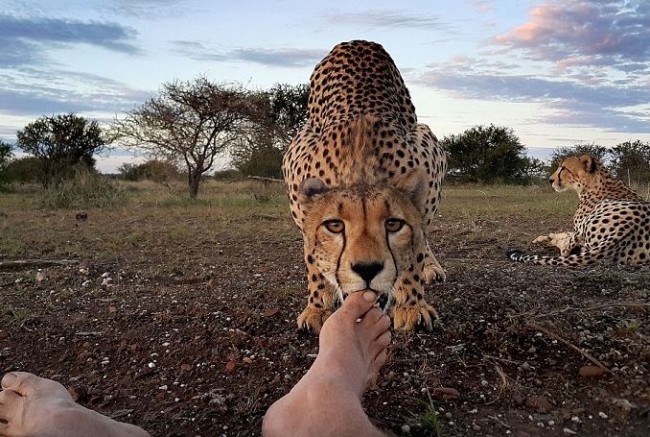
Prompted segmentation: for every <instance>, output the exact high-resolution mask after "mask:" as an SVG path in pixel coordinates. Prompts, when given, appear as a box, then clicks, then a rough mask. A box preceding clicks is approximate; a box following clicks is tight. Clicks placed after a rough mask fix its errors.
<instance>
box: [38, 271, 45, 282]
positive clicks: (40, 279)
mask: <svg viewBox="0 0 650 437" xmlns="http://www.w3.org/2000/svg"><path fill="white" fill-rule="evenodd" d="M43 281H45V274H44V273H43V272H41V271H38V272H36V282H43Z"/></svg>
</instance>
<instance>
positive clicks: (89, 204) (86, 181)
mask: <svg viewBox="0 0 650 437" xmlns="http://www.w3.org/2000/svg"><path fill="white" fill-rule="evenodd" d="M122 200H123V193H122V190H120V188H119V187H117V186H116V185H115V184H114V183H113V182H111V181H110V180H109V179H108V178H106V177H103V176H101V175H99V174H97V173H94V172H91V171H89V170H88V169H87V168H86V167H84V166H78V167H76V168H75V169H74V176H73V177H72V178H69V179H66V180H64V181H62V182H61V183H60V184H59V185H58V186H57V187H56V188H54V189H52V190H50V191H48V192H47V193H45V195H44V196H43V201H42V204H43V206H44V207H45V208H63V209H88V208H109V207H113V206H116V205H118V204H120V203H121V202H122Z"/></svg>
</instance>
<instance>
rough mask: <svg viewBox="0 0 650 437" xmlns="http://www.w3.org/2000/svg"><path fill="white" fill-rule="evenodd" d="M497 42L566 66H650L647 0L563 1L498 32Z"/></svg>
mask: <svg viewBox="0 0 650 437" xmlns="http://www.w3.org/2000/svg"><path fill="white" fill-rule="evenodd" d="M492 43H493V44H495V45H498V46H501V47H503V48H505V49H506V50H507V51H515V52H516V51H521V52H523V53H525V54H526V56H527V57H528V58H530V59H534V60H544V61H552V62H554V63H556V65H557V66H559V67H561V68H569V67H575V66H593V65H603V64H606V65H609V66H610V67H612V68H614V69H618V70H622V71H629V70H630V69H631V68H632V69H634V70H644V69H645V70H647V69H648V68H649V67H650V4H648V2H647V0H600V1H589V2H588V1H579V0H559V1H553V2H547V3H544V4H542V5H540V6H537V7H535V8H534V9H532V10H531V12H530V20H529V21H528V22H526V23H524V24H522V25H520V26H518V27H516V28H514V29H512V30H511V31H509V32H507V33H505V34H503V35H499V36H496V37H495V38H494V39H493V41H492Z"/></svg>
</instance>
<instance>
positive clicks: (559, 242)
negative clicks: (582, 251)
mask: <svg viewBox="0 0 650 437" xmlns="http://www.w3.org/2000/svg"><path fill="white" fill-rule="evenodd" d="M579 240H580V239H579V238H578V236H577V234H576V233H575V232H560V233H551V234H548V235H540V236H539V237H537V238H535V239H534V240H533V243H538V244H545V245H546V246H552V247H557V248H558V249H560V255H562V256H569V255H570V254H571V251H572V250H574V249H575V248H576V247H578V246H580V245H581V243H580V241H579Z"/></svg>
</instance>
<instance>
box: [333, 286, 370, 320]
mask: <svg viewBox="0 0 650 437" xmlns="http://www.w3.org/2000/svg"><path fill="white" fill-rule="evenodd" d="M376 301H377V295H376V294H375V293H373V292H372V291H358V292H355V293H352V294H350V295H349V296H348V297H347V299H345V300H344V301H343V305H342V306H341V312H340V313H341V314H349V315H350V317H351V318H353V319H354V320H356V319H357V318H359V317H361V316H363V315H364V314H365V313H367V312H368V310H369V309H370V308H372V307H373V305H374V304H375V302H376Z"/></svg>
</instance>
